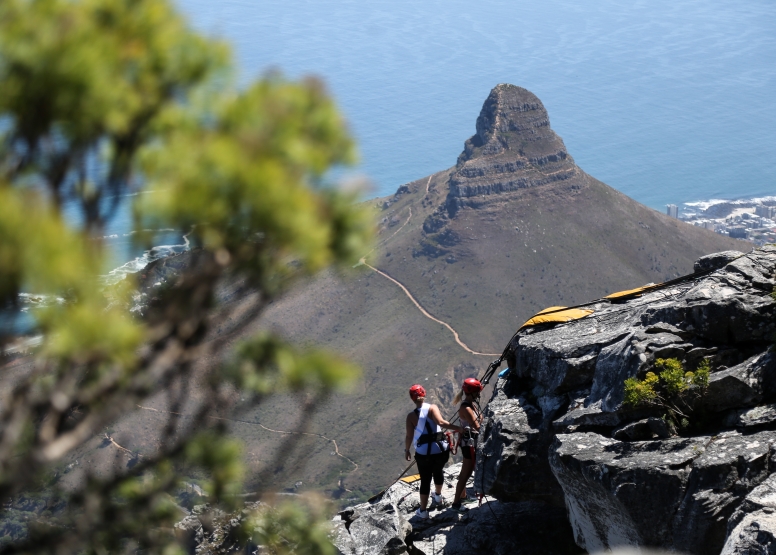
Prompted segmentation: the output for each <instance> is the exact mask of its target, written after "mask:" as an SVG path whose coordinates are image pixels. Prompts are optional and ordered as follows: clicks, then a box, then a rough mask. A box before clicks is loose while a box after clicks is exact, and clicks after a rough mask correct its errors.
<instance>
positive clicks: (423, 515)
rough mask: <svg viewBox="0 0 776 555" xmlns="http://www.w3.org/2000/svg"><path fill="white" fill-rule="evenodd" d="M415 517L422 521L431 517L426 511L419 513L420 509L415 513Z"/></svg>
mask: <svg viewBox="0 0 776 555" xmlns="http://www.w3.org/2000/svg"><path fill="white" fill-rule="evenodd" d="M415 516H417V517H420V518H422V519H423V520H428V519H430V518H431V517H430V516H428V511H421V510H420V509H418V510H416V511H415Z"/></svg>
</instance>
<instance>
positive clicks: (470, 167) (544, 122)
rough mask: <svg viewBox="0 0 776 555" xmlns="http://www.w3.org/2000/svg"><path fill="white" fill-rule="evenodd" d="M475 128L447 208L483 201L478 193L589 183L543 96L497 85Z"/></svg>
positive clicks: (452, 179)
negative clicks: (554, 126)
mask: <svg viewBox="0 0 776 555" xmlns="http://www.w3.org/2000/svg"><path fill="white" fill-rule="evenodd" d="M476 129H477V132H476V134H475V135H473V136H472V137H471V138H469V139H468V140H467V141H466V143H465V144H464V150H463V152H462V153H461V155H460V156H459V157H458V163H457V165H456V169H455V172H454V173H453V174H452V176H451V177H450V192H449V195H448V199H447V210H448V212H449V213H450V214H454V213H455V212H456V211H457V209H458V208H460V207H461V206H466V205H473V204H476V203H477V202H480V201H478V200H477V199H476V197H482V196H483V195H485V196H488V195H494V194H498V193H506V192H509V191H515V190H518V189H523V188H527V187H536V186H539V185H544V184H547V183H553V182H558V181H567V182H568V188H569V189H579V188H581V187H584V186H585V185H586V183H587V181H586V179H587V176H586V175H585V174H584V172H582V171H581V170H580V169H579V168H578V167H577V166H576V164H574V160H573V159H572V158H571V156H570V155H569V153H568V151H567V150H566V146H565V145H564V144H563V140H562V139H561V138H560V137H559V136H558V135H556V134H555V132H554V131H553V130H552V129H550V120H549V117H548V115H547V110H545V108H544V106H543V105H542V103H541V101H540V100H539V99H538V98H537V97H536V96H535V95H534V94H533V93H531V92H530V91H528V90H526V89H523V88H521V87H516V86H515V85H505V84H502V85H498V86H496V87H495V88H494V89H493V90H492V91H491V92H490V95H489V96H488V98H487V99H486V100H485V103H484V104H483V106H482V110H481V112H480V115H479V117H478V118H477V126H476Z"/></svg>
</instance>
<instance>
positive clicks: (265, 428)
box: [117, 405, 358, 472]
mask: <svg viewBox="0 0 776 555" xmlns="http://www.w3.org/2000/svg"><path fill="white" fill-rule="evenodd" d="M136 406H137V408H139V409H143V410H148V411H153V412H159V413H164V414H174V415H176V416H182V417H184V418H186V417H187V416H188V415H186V414H183V413H180V412H173V411H169V410H159V409H155V408H153V407H144V406H143V405H136ZM208 418H211V419H213V420H224V421H226V422H236V423H238V424H248V425H250V426H258V427H259V428H261V429H263V430H266V431H268V432H272V433H274V434H284V435H302V436H313V437H318V438H321V439H325V440H326V441H330V442H332V443H333V444H334V453H335V454H336V455H337V456H338V457H342V458H343V459H345V460H346V461H348V462H349V463H350V464H352V465H353V466H354V467H355V468H354V469H353V470H351V472H355V471H356V470H358V464H357V463H356V462H355V461H353V460H352V459H350V458H348V457H346V456H345V455H343V454H342V453H340V450H339V446H338V445H337V440H335V439H332V438H330V437H326V436H325V435H323V434H313V433H310V432H288V431H285V430H273V429H272V428H268V427H267V426H264V425H263V424H259V423H258V422H251V421H249V420H239V419H235V418H224V417H221V416H208ZM117 446H118V445H117ZM118 447H120V446H118Z"/></svg>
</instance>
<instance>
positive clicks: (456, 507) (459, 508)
mask: <svg viewBox="0 0 776 555" xmlns="http://www.w3.org/2000/svg"><path fill="white" fill-rule="evenodd" d="M450 509H451V510H453V511H455V512H456V513H465V512H466V511H468V510H469V508H468V507H464V506H463V505H461V504H460V503H453V504H452V505H450Z"/></svg>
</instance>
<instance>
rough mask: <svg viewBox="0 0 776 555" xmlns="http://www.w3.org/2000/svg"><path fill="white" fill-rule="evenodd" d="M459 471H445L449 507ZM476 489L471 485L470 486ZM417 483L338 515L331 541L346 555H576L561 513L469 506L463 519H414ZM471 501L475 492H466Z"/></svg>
mask: <svg viewBox="0 0 776 555" xmlns="http://www.w3.org/2000/svg"><path fill="white" fill-rule="evenodd" d="M460 468H461V465H460V464H456V465H452V466H450V467H448V468H447V469H446V470H445V485H444V488H443V490H442V495H443V496H444V497H445V498H446V499H447V500H448V501H449V500H450V499H452V497H453V495H454V493H455V484H456V482H457V478H458V474H459V472H460ZM469 485H470V486H471V485H472V484H471V482H470V484H469ZM418 486H419V483H418V482H414V483H412V484H406V483H404V482H397V483H396V484H394V485H393V486H391V487H390V488H388V490H387V491H386V492H385V494H383V496H382V497H381V498H380V499H378V500H377V501H375V502H373V503H363V504H361V505H356V506H355V507H349V508H348V509H345V510H344V511H342V512H340V513H339V515H338V516H337V517H335V520H334V521H333V523H332V532H331V538H332V541H333V542H334V545H335V546H336V547H337V549H338V551H339V553H341V554H344V555H362V554H363V555H373V554H374V555H378V554H379V555H389V554H390V555H393V554H399V553H410V554H412V555H424V554H426V555H432V554H437V553H445V554H446V555H475V554H481V553H493V554H495V555H501V554H503V555H506V554H510V555H513V554H514V555H538V554H540V553H541V554H542V555H572V554H576V553H581V552H582V551H581V550H580V549H579V548H578V547H577V546H576V545H574V541H573V537H572V534H571V528H570V526H569V524H568V521H567V519H566V515H565V510H564V509H563V508H562V507H551V506H548V505H546V504H543V503H536V502H522V503H502V502H499V501H495V500H493V499H490V500H486V501H485V503H483V504H482V505H481V506H478V505H477V504H476V503H469V505H468V507H469V510H468V511H467V512H466V513H463V514H460V513H457V512H454V511H452V510H450V509H449V508H448V507H446V506H444V505H443V506H437V505H435V504H432V505H431V507H430V515H431V519H429V520H422V519H420V518H419V517H417V516H415V510H416V509H417V508H418V507H419V506H420V500H419V495H418ZM468 491H469V496H470V499H471V498H473V497H474V489H473V488H472V487H469V488H468Z"/></svg>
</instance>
